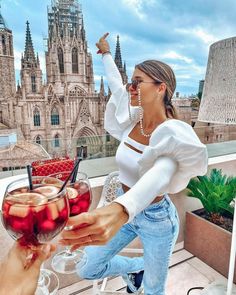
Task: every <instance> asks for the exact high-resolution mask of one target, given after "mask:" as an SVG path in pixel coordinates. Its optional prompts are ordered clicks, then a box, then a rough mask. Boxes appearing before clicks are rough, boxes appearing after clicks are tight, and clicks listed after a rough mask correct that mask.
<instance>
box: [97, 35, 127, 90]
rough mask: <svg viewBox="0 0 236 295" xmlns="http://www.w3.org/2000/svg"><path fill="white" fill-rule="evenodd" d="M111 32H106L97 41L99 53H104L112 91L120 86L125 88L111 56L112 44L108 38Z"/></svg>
mask: <svg viewBox="0 0 236 295" xmlns="http://www.w3.org/2000/svg"><path fill="white" fill-rule="evenodd" d="M108 35H109V33H106V34H104V35H103V36H102V37H101V38H100V39H99V41H98V42H97V43H96V46H97V48H98V51H97V53H98V54H102V56H103V63H104V69H105V74H106V77H107V81H108V85H109V87H110V90H111V92H112V93H114V92H117V90H119V89H120V88H122V89H124V86H123V83H122V78H121V75H120V72H119V70H118V68H117V66H116V64H115V62H114V60H113V58H112V56H111V52H110V45H109V43H108V41H107V40H106V38H107V36H108Z"/></svg>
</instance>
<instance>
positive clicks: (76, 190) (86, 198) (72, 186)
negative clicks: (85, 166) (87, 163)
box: [50, 171, 91, 274]
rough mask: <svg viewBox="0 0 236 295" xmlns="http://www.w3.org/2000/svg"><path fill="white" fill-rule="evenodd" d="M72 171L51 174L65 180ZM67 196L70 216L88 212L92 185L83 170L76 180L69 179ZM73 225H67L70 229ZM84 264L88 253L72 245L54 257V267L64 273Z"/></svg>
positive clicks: (74, 270)
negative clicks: (73, 248)
mask: <svg viewBox="0 0 236 295" xmlns="http://www.w3.org/2000/svg"><path fill="white" fill-rule="evenodd" d="M69 174H70V172H69V171H65V172H59V173H55V174H51V175H50V176H51V177H53V178H58V179H60V180H63V181H64V180H65V179H67V177H68V176H69ZM66 189H67V196H68V199H69V207H70V213H69V216H70V217H72V216H76V215H78V214H80V213H82V212H87V211H88V209H89V206H90V204H91V187H90V184H89V180H88V177H87V175H86V174H85V173H83V172H78V173H77V176H76V179H75V181H74V182H71V181H69V182H68V184H67V187H66ZM70 229H72V227H65V230H70ZM78 263H79V265H80V266H82V265H83V264H84V263H86V254H85V252H84V251H83V250H81V249H77V250H75V251H73V252H72V251H70V247H66V248H65V250H64V251H62V252H59V253H57V254H56V255H55V256H54V257H53V259H52V268H53V269H54V270H55V271H57V272H59V273H63V274H71V273H75V272H76V265H77V264H78Z"/></svg>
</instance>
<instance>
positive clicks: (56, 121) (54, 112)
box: [51, 107, 60, 125]
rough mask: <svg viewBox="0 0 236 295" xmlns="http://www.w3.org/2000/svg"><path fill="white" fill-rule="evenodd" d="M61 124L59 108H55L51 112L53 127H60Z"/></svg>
mask: <svg viewBox="0 0 236 295" xmlns="http://www.w3.org/2000/svg"><path fill="white" fill-rule="evenodd" d="M59 124H60V117H59V112H58V110H57V108H56V107H54V108H53V109H52V112H51V125H59Z"/></svg>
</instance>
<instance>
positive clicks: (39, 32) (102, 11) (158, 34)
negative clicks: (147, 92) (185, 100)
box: [0, 0, 236, 95]
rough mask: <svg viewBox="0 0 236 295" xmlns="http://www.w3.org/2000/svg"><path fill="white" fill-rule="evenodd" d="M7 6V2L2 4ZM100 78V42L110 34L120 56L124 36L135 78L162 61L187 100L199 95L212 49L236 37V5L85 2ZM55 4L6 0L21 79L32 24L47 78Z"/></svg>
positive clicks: (199, 0)
mask: <svg viewBox="0 0 236 295" xmlns="http://www.w3.org/2000/svg"><path fill="white" fill-rule="evenodd" d="M0 1H1V0H0ZM79 3H80V4H81V5H82V12H83V16H84V25H85V30H86V38H87V41H88V46H89V51H90V52H91V53H92V56H93V65H94V78H95V82H96V88H97V89H99V81H100V77H101V76H102V75H104V72H103V67H102V63H101V56H100V55H97V54H96V51H97V50H96V46H95V43H96V42H97V40H98V39H99V37H100V36H102V35H103V34H104V33H105V32H109V33H110V35H109V38H108V41H109V42H110V45H111V51H112V54H113V56H114V52H115V44H116V36H117V35H119V36H120V44H121V52H122V60H123V61H125V62H126V65H127V74H128V76H129V78H130V77H131V76H132V71H133V68H134V66H135V64H137V63H139V62H142V61H144V60H146V59H158V60H161V61H164V62H166V63H168V64H169V65H170V66H172V68H173V69H174V72H175V74H176V78H177V88H176V91H179V92H180V94H181V95H189V94H196V93H197V92H198V85H199V80H201V79H204V78H205V72H206V66H207V59H208V52H209V46H210V45H211V44H212V43H214V42H216V41H218V40H222V39H225V38H229V37H233V36H235V35H236V21H235V15H236V1H235V0H224V1H221V0H178V1H177V0H100V1H97V0H80V1H79ZM50 4H51V0H38V1H33V0H2V1H1V6H2V8H1V13H2V16H3V17H4V19H5V20H6V22H7V25H8V27H9V28H10V29H11V30H12V31H13V36H14V51H15V68H16V78H17V79H19V72H20V58H21V54H22V53H23V52H24V44H25V29H26V24H25V23H26V21H27V20H28V21H29V22H30V29H31V35H32V39H33V44H34V48H35V51H36V52H38V53H39V57H40V62H41V67H42V70H43V72H44V74H45V58H44V50H45V47H44V44H45V42H44V40H43V39H44V38H45V37H47V6H48V5H50Z"/></svg>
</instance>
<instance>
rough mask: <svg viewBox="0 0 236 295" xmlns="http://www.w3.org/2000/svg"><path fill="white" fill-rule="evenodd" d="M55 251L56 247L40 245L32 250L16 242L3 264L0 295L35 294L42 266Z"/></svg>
mask: <svg viewBox="0 0 236 295" xmlns="http://www.w3.org/2000/svg"><path fill="white" fill-rule="evenodd" d="M54 250H55V246H54V245H49V244H45V245H39V246H37V247H35V248H34V249H31V248H28V247H23V246H21V245H20V244H19V243H17V242H16V243H15V244H14V245H13V247H12V248H11V250H10V251H9V253H8V256H6V257H5V259H4V261H3V262H2V263H1V268H0V295H5V294H11V295H16V294H17V295H32V294H34V292H35V290H36V287H37V283H38V277H39V272H40V266H41V264H42V263H43V262H44V261H45V260H46V259H47V258H49V257H50V255H51V253H52V252H53V251H54Z"/></svg>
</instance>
